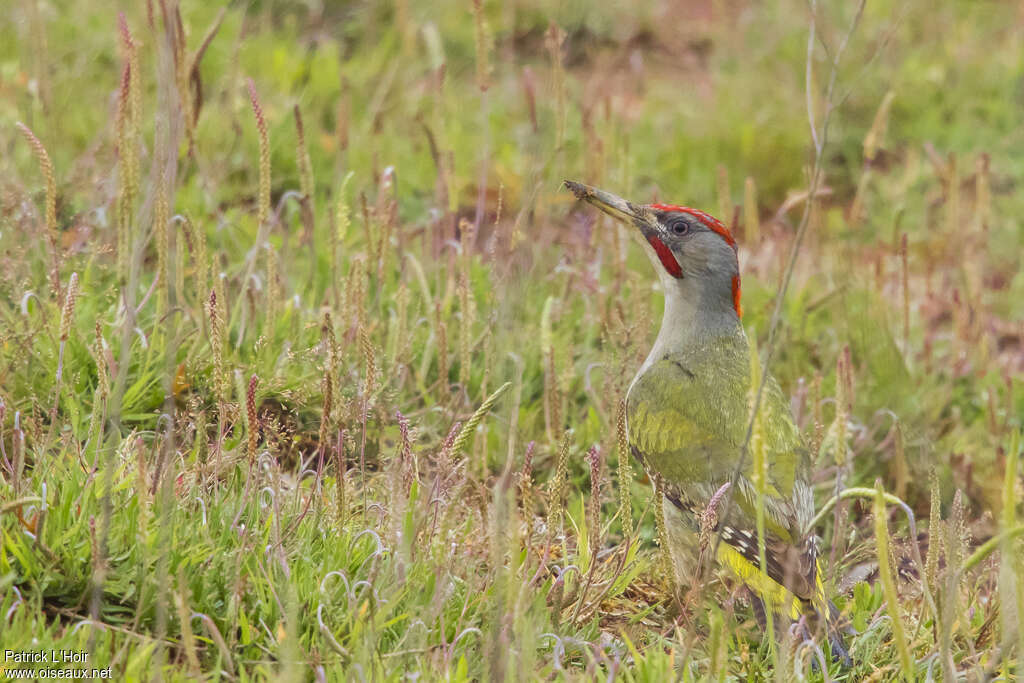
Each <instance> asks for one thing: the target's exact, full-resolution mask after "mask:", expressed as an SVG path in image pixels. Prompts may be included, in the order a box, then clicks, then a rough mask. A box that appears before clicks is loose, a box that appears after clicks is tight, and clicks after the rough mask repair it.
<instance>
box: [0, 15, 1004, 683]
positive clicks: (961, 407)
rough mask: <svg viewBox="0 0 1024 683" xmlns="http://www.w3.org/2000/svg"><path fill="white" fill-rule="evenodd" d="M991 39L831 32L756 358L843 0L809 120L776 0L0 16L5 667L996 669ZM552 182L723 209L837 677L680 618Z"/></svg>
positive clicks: (635, 308) (970, 33) (799, 55)
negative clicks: (765, 364) (838, 620)
mask: <svg viewBox="0 0 1024 683" xmlns="http://www.w3.org/2000/svg"><path fill="white" fill-rule="evenodd" d="M1014 11H1015V10H1014V9H1013V8H1011V7H1009V6H1003V5H991V6H990V5H986V6H985V8H984V11H978V9H977V8H976V6H975V4H973V3H967V2H957V3H946V4H944V5H943V6H941V7H928V8H925V7H923V6H920V5H919V4H915V3H899V2H889V1H883V2H878V3H869V4H868V5H867V7H866V9H865V13H864V16H863V17H862V18H861V21H860V25H859V26H858V28H857V30H856V32H855V33H854V34H853V35H852V39H851V41H850V44H849V47H848V48H847V52H846V54H845V55H844V58H843V61H842V63H841V65H840V68H839V71H838V73H837V81H836V82H837V88H836V97H835V98H834V99H833V100H832V101H833V103H834V104H835V105H836V110H835V112H834V113H833V116H834V121H833V123H832V131H831V133H830V141H829V142H828V144H827V147H826V149H825V150H824V152H823V155H822V157H821V158H822V164H821V170H822V173H823V181H822V187H821V189H820V192H819V193H818V194H817V195H816V198H817V199H816V201H815V203H814V208H813V210H812V211H811V212H810V214H809V221H808V223H807V226H806V238H805V239H804V240H803V242H802V243H801V245H800V249H799V253H798V258H797V260H796V265H795V268H794V269H793V271H792V281H791V284H790V286H789V288H788V290H787V295H786V297H785V299H784V300H783V303H782V307H781V308H780V311H779V317H778V326H777V328H776V334H775V339H774V341H773V342H769V327H770V322H771V319H772V311H773V305H774V304H773V302H774V297H775V295H776V292H777V291H778V287H779V285H780V282H781V281H782V280H783V275H784V269H785V266H786V260H787V258H788V253H789V251H790V249H791V248H792V246H793V243H794V238H795V235H796V232H797V227H798V225H799V216H800V211H801V210H802V209H803V207H804V205H805V203H806V200H807V194H806V189H807V187H808V177H807V174H806V172H805V171H806V169H807V168H808V167H809V166H810V164H811V163H812V160H813V147H812V141H811V137H810V134H809V127H808V121H807V118H808V113H807V109H808V106H809V107H810V109H811V111H812V112H813V113H814V115H815V117H816V120H817V121H819V122H820V120H821V117H822V115H823V114H824V112H825V109H824V108H825V107H826V106H827V104H828V101H829V100H827V99H826V98H825V96H824V93H825V90H826V88H825V86H826V83H825V79H826V78H827V75H828V61H827V60H828V55H829V54H832V51H834V50H835V48H836V47H837V44H838V41H839V40H840V38H841V36H842V35H843V34H844V31H845V30H846V28H847V27H848V26H849V25H850V22H851V20H852V18H853V8H852V7H848V6H847V4H846V3H842V4H840V3H823V6H822V7H820V8H819V13H818V17H817V24H816V32H817V35H818V36H819V37H820V41H819V42H818V43H817V44H815V46H814V50H813V52H812V58H811V67H812V68H811V73H812V79H811V84H810V95H809V96H808V95H807V94H806V93H805V83H804V78H805V73H806V66H807V65H806V59H807V52H806V50H807V32H808V26H809V22H810V20H809V14H808V12H807V7H806V5H805V4H803V3H798V2H786V3H783V4H782V5H780V6H777V7H761V6H760V5H758V4H755V3H749V4H748V3H709V4H707V5H704V4H694V5H693V6H692V7H688V8H674V7H669V6H667V5H661V4H653V3H652V4H641V5H639V6H637V7H633V6H630V7H629V8H628V9H627V8H626V7H624V6H623V7H618V8H612V7H611V6H604V5H598V4H594V3H587V4H584V3H563V4H561V5H558V6H557V7H556V6H550V7H549V6H545V3H537V2H534V1H533V0H518V1H517V2H507V3H493V2H475V3H473V2H458V3H457V2H440V3H431V4H430V6H427V5H421V4H419V3H409V2H396V3H394V4H393V5H388V6H379V5H376V4H373V3H362V4H351V5H347V6H344V7H335V6H333V5H330V6H326V5H325V6H324V7H319V8H318V7H313V6H311V5H308V4H305V3H292V2H278V3H256V4H252V5H249V6H245V7H242V6H236V5H230V6H228V7H227V9H226V10H223V11H222V10H220V9H219V8H215V7H211V6H207V5H206V4H203V3H192V2H186V3H183V4H182V7H180V10H179V9H178V8H177V7H176V3H174V2H158V3H149V4H148V5H147V6H140V7H135V8H132V10H131V11H129V12H127V13H126V14H125V15H124V16H123V17H121V18H119V17H118V15H117V14H116V13H114V12H113V11H112V10H111V9H110V8H109V7H107V6H106V5H104V4H103V3H93V2H80V3H74V4H73V5H71V6H68V7H65V8H62V9H61V10H59V11H56V10H55V9H54V8H51V7H49V6H47V5H40V4H38V3H35V2H32V1H29V0H24V1H23V0H17V1H16V2H15V4H14V7H13V9H12V11H11V15H12V21H10V22H8V24H7V25H6V26H5V35H4V38H5V39H4V40H2V41H0V94H2V97H0V149H3V150H4V154H3V156H2V158H0V203H2V211H0V321H2V324H0V446H2V449H0V619H2V628H0V649H5V650H50V649H55V650H59V649H69V650H75V651H82V652H87V653H88V654H89V659H88V663H87V666H96V667H99V668H103V667H107V666H109V667H111V669H112V672H113V675H114V677H115V678H119V679H125V680H137V679H143V680H150V679H154V678H163V679H170V680H184V679H192V678H197V677H201V678H204V679H227V680H235V679H243V680H250V679H257V680H259V679H267V678H274V679H288V680H296V679H307V678H317V679H330V680H357V679H366V680H398V679H401V678H403V677H405V676H406V675H419V676H420V677H421V678H422V679H425V680H438V679H445V680H497V679H512V680H535V679H541V678H543V679H559V680H560V679H570V680H583V679H591V678H601V679H609V678H615V679H619V680H627V681H633V680H638V681H646V680H652V681H654V680H659V681H660V680H666V679H670V678H679V679H683V680H703V679H715V680H729V679H735V680H751V679H758V680H760V679H780V680H781V679H789V678H792V677H794V676H795V677H804V678H806V679H808V680H822V679H826V678H827V679H828V680H895V679H898V678H899V677H900V676H901V675H902V676H905V677H906V678H909V679H915V680H916V679H923V678H925V677H927V676H932V677H934V678H936V679H937V678H939V677H942V678H943V679H944V680H960V679H964V680H993V679H999V678H1000V677H1001V678H1002V679H1004V680H1010V679H1012V678H1014V677H1015V676H1019V674H1020V666H1021V665H1020V661H1021V660H1020V657H1021V652H1022V651H1024V630H1022V629H1021V627H1020V621H1019V615H1020V614H1022V613H1024V564H1022V562H1021V559H1020V558H1021V557H1024V552H1022V547H1021V544H1022V541H1021V522H1020V503H1019V500H1020V493H1021V486H1022V483H1021V481H1022V480H1021V474H1020V473H1021V467H1020V464H1019V459H1020V457H1021V429H1022V424H1021V416H1022V415H1024V391H1022V390H1021V378H1022V376H1024V363H1022V361H1021V358H1022V357H1024V329H1022V328H1021V325H1020V318H1021V315H1020V313H1021V311H1020V303H1019V302H1020V301H1021V299H1022V297H1024V276H1022V274H1021V273H1022V272H1024V269H1022V268H1021V266H1022V263H1021V250H1020V245H1021V243H1022V236H1024V228H1022V226H1021V223H1020V220H1019V218H1018V216H1020V215H1024V197H1022V196H1021V194H1020V193H1019V192H1018V191H1017V186H1018V185H1019V184H1020V183H1021V182H1022V181H1024V163H1022V161H1021V157H1020V155H1019V154H1018V153H1017V150H1019V148H1020V144H1021V142H1022V140H1021V129H1020V126H1019V121H1018V120H1019V116H1018V114H1019V109H1020V106H1021V102H1020V97H1019V94H1018V93H1017V90H1018V89H1017V88H1016V85H1015V84H1016V83H1017V82H1019V80H1020V79H1021V77H1022V75H1024V73H1022V70H1024V67H1022V65H1024V45H1022V44H1021V42H1020V41H1019V40H1018V39H1017V36H1016V34H1015V32H1014V31H1013V29H1012V27H1013V26H1015V22H1016V21H1017V17H1016V15H1015V14H1014ZM179 19H180V20H179ZM808 103H809V104H808ZM19 122H20V123H19ZM567 177H568V178H580V179H583V180H585V181H587V182H590V183H593V184H595V185H598V186H602V187H607V188H608V189H609V190H612V191H614V192H616V193H619V194H622V195H624V196H627V197H631V198H634V199H637V200H647V199H648V198H652V197H658V198H660V199H664V200H671V201H677V202H685V203H688V204H691V205H695V206H700V207H704V208H707V209H709V210H711V211H714V212H717V213H720V214H722V215H721V217H722V218H723V219H724V220H726V221H727V222H732V221H733V220H734V218H735V220H736V223H737V224H738V228H737V232H738V233H739V237H740V240H739V241H740V261H741V265H742V269H743V273H744V279H743V292H744V299H743V309H744V311H745V315H744V324H745V325H746V327H747V329H748V331H749V332H750V333H751V335H752V336H753V337H754V338H756V339H757V340H758V344H759V350H760V352H761V353H762V357H763V356H764V355H765V353H766V351H768V347H769V346H770V345H771V347H772V348H771V350H772V353H771V358H772V371H773V373H774V374H775V375H776V377H777V378H778V379H779V381H780V383H781V384H782V386H783V387H784V390H785V391H787V392H788V394H789V395H790V396H791V397H792V404H793V406H794V412H795V414H796V416H797V419H798V422H799V424H800V426H801V428H802V429H803V430H804V433H805V436H806V438H807V441H808V443H809V444H811V445H812V447H813V448H814V449H815V452H816V453H817V454H818V456H817V459H816V469H815V488H816V494H817V497H818V505H819V509H821V510H822V511H823V512H822V514H821V515H820V525H819V530H820V533H821V534H822V536H823V539H824V543H823V549H824V551H823V557H824V562H825V566H826V574H827V576H826V579H827V583H828V585H829V589H830V591H832V592H833V593H834V594H835V595H836V596H837V598H836V602H837V603H838V604H839V605H840V607H842V608H843V609H844V610H845V611H846V613H847V614H848V616H849V617H850V619H851V621H852V623H853V625H854V626H855V628H856V629H857V631H858V634H857V635H856V636H853V637H852V638H851V640H850V645H851V654H852V655H853V658H854V660H855V665H854V667H853V668H852V669H848V670H842V669H840V668H838V666H837V665H835V664H828V663H826V666H824V667H821V666H819V667H818V668H817V669H815V668H813V667H812V666H811V662H812V660H814V659H818V655H817V654H816V653H815V650H814V647H813V646H808V645H807V644H802V645H798V646H795V647H789V646H786V645H783V646H779V647H773V646H772V645H771V644H770V643H769V642H767V641H765V640H762V639H761V632H760V630H759V629H758V627H757V626H756V623H755V622H754V620H753V617H752V614H751V611H750V608H749V606H748V605H746V604H745V602H744V600H743V598H742V592H741V591H739V590H738V587H737V586H736V585H734V583H733V582H732V581H731V579H730V578H729V577H728V576H727V575H715V576H712V577H710V583H709V585H708V586H706V588H705V590H704V592H703V598H702V599H701V600H699V601H695V600H694V599H692V598H690V597H687V596H676V595H675V591H674V587H673V586H672V582H671V570H670V569H669V568H668V567H667V565H666V559H665V558H664V556H663V555H662V553H661V550H660V548H659V546H658V543H657V539H658V537H659V532H658V527H659V524H660V521H661V520H660V519H659V515H658V514H657V508H656V506H652V504H651V501H652V489H651V485H650V482H648V481H647V480H646V479H645V478H644V477H643V475H642V473H639V472H634V471H632V469H631V466H630V463H629V458H628V456H627V455H626V454H624V452H623V451H624V450H625V449H624V435H623V434H624V431H623V412H622V408H621V403H622V399H623V397H624V394H625V390H626V388H627V387H628V383H629V381H630V379H631V378H632V374H633V372H634V371H635V369H636V368H637V367H638V365H639V363H640V361H641V360H642V359H643V357H644V355H645V354H646V351H647V349H648V345H649V344H650V342H651V340H652V339H653V335H654V333H655V331H656V329H655V328H656V325H657V320H658V319H659V311H660V306H661V302H660V295H659V294H658V292H657V291H655V285H654V278H653V276H652V273H651V271H650V267H649V265H648V264H647V262H646V260H645V259H644V257H643V256H642V255H641V254H640V253H639V252H640V250H639V249H637V248H636V247H635V246H634V245H633V244H632V238H630V237H629V235H627V234H626V233H625V232H623V231H622V230H621V229H620V228H618V227H616V226H614V225H612V224H611V223H608V222H606V219H604V218H600V217H597V216H595V215H594V212H592V211H588V210H586V209H583V208H577V207H575V206H574V204H573V203H572V198H571V196H570V195H569V194H568V193H566V192H564V191H561V190H560V189H559V184H560V181H561V180H562V179H563V178H567ZM908 513H909V514H908ZM911 530H914V531H916V532H917V535H916V536H915V534H913V533H911ZM821 661H823V662H824V660H821ZM0 667H5V668H7V669H12V668H13V667H12V666H11V665H10V664H8V663H0Z"/></svg>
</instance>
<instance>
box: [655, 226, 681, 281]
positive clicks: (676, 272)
mask: <svg viewBox="0 0 1024 683" xmlns="http://www.w3.org/2000/svg"><path fill="white" fill-rule="evenodd" d="M647 241H648V242H649V243H650V245H651V246H652V247H654V253H656V254H657V255H658V258H659V259H661V265H663V266H665V270H666V271H668V274H669V275H671V276H672V277H682V276H683V269H682V268H680V267H679V262H678V261H676V257H675V255H673V254H672V250H671V249H669V248H668V247H667V246H665V243H664V242H662V241H661V240H660V239H658V238H657V237H656V236H655V235H650V236H649V237H648V238H647Z"/></svg>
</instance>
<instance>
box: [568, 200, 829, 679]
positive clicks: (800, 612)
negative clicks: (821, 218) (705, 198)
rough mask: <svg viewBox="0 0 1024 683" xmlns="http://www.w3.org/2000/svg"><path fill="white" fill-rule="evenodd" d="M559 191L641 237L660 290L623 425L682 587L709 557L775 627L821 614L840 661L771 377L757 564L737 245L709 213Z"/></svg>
mask: <svg viewBox="0 0 1024 683" xmlns="http://www.w3.org/2000/svg"><path fill="white" fill-rule="evenodd" d="M565 185H566V187H567V188H569V190H571V191H572V192H573V193H574V194H575V195H576V197H577V198H578V199H582V200H585V201H587V202H589V203H590V204H593V205H594V206H596V207H597V208H599V209H600V210H601V211H603V212H605V213H607V214H608V215H610V216H612V217H613V218H615V219H617V220H619V221H621V222H623V223H625V224H626V225H629V226H632V227H633V228H636V229H637V230H639V232H640V235H641V236H642V237H643V238H644V240H643V242H644V246H645V249H646V251H647V255H648V257H649V258H650V260H651V263H652V264H653V265H654V268H655V270H656V271H657V273H658V277H659V280H660V281H661V286H662V289H663V290H664V292H665V312H664V316H663V317H662V321H661V330H660V331H659V332H658V337H657V339H656V340H655V342H654V347H653V348H652V349H651V352H650V353H649V354H648V356H647V359H646V360H645V361H644V363H643V365H641V366H640V369H639V371H637V373H636V377H635V378H634V379H633V383H632V384H631V385H630V387H629V391H628V393H627V396H626V420H627V434H628V439H629V446H630V448H631V450H632V452H633V454H634V455H635V456H636V457H637V458H639V459H640V461H641V462H642V463H643V465H644V467H645V469H646V470H647V472H648V474H649V475H650V477H651V479H652V481H654V482H655V483H656V485H658V486H659V487H660V488H661V490H662V492H663V500H662V501H661V505H662V509H663V511H664V518H665V527H666V532H667V536H668V547H669V552H670V553H671V556H672V560H673V565H674V566H675V569H676V574H677V575H676V580H677V582H679V583H680V585H683V586H686V585H689V583H690V581H692V579H693V577H694V576H695V575H699V574H698V567H699V566H701V565H702V564H703V562H704V558H705V557H709V558H710V557H711V556H712V553H713V557H714V559H715V560H717V562H718V563H719V564H720V565H723V566H725V567H728V568H729V569H730V570H731V571H732V572H733V573H734V574H735V575H736V577H737V578H738V579H740V580H741V581H742V582H743V583H744V584H746V586H747V587H748V588H749V589H750V590H751V592H752V593H753V594H754V595H755V596H756V597H757V598H759V601H755V606H756V607H758V608H759V611H760V613H761V616H763V610H764V608H765V607H767V608H768V609H770V610H771V611H772V613H773V615H776V617H777V619H778V620H779V622H782V623H788V622H789V620H794V621H798V620H801V618H802V617H804V616H805V615H806V616H807V617H810V618H811V619H812V620H813V621H815V622H817V623H821V621H822V620H821V619H820V618H821V617H824V619H823V621H824V622H825V623H824V626H825V627H826V629H827V633H828V635H829V640H830V641H831V645H832V654H833V656H834V657H837V658H839V659H841V660H844V661H847V660H848V655H847V653H846V650H845V649H844V647H843V644H842V639H841V638H840V637H839V629H838V623H837V622H838V616H839V615H838V612H837V610H836V608H835V607H834V606H833V605H832V604H831V602H830V601H829V600H828V598H827V597H826V595H825V591H824V585H823V584H822V580H821V571H820V568H819V566H818V559H817V555H818V548H817V538H816V537H815V535H814V531H813V529H811V528H810V523H811V520H812V518H813V517H814V497H813V495H812V491H811V488H810V484H809V481H808V477H809V472H810V460H809V455H808V451H807V448H806V447H805V445H804V443H803V441H802V438H801V435H800V431H799V430H798V429H797V426H796V423H795V421H794V420H793V416H792V414H791V412H790V408H789V403H788V402H787V400H786V397H785V395H784V394H783V393H782V390H781V389H780V388H779V385H778V383H777V382H776V381H775V380H774V378H772V377H770V376H768V377H766V378H765V381H764V390H763V394H762V397H761V408H760V411H761V412H760V419H761V423H760V424H761V429H760V430H759V438H760V439H761V444H762V445H763V448H764V451H763V452H764V458H765V468H766V472H767V477H766V482H765V487H764V525H765V526H764V528H765V558H766V566H765V571H764V572H762V571H761V569H760V567H761V563H760V559H759V558H760V553H759V549H758V538H757V524H756V499H757V490H756V488H755V485H754V481H755V479H754V470H753V467H752V460H753V458H751V457H750V456H749V455H748V456H746V457H743V462H741V457H742V454H743V453H744V451H745V450H746V449H745V445H746V443H747V430H748V424H749V421H750V414H751V401H750V397H751V395H752V391H751V389H752V384H753V382H752V379H751V375H752V373H751V360H750V349H749V346H748V344H747V336H746V334H745V333H744V331H743V326H742V325H741V324H740V315H741V311H740V274H739V262H738V260H737V254H736V240H734V239H733V236H732V235H731V234H730V232H729V230H728V229H727V228H726V227H725V225H723V224H722V222H721V221H719V220H717V219H715V218H713V217H712V216H709V215H708V214H706V213H704V212H703V211H698V210H696V209H690V208H687V207H682V206H674V205H668V204H633V203H631V202H628V201H626V200H624V199H622V198H620V197H616V196H615V195H613V194H610V193H608V192H604V191H602V190H598V189H596V188H592V187H588V186H586V185H583V184H580V183H575V182H571V181H566V183H565ZM753 389H754V391H756V387H753ZM737 470H738V471H737ZM734 477H735V480H734ZM727 496H731V498H732V500H731V502H730V501H727V500H726V497H727ZM716 535H717V536H718V538H714V536H716ZM709 537H710V542H709ZM804 623H805V622H804Z"/></svg>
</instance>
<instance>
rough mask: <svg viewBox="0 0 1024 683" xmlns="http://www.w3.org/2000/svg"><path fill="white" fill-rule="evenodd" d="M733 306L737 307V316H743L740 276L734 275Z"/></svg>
mask: <svg viewBox="0 0 1024 683" xmlns="http://www.w3.org/2000/svg"><path fill="white" fill-rule="evenodd" d="M732 307H733V308H734V309H736V317H737V318H742V317H743V306H741V305H740V276H739V275H733V276H732Z"/></svg>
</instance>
